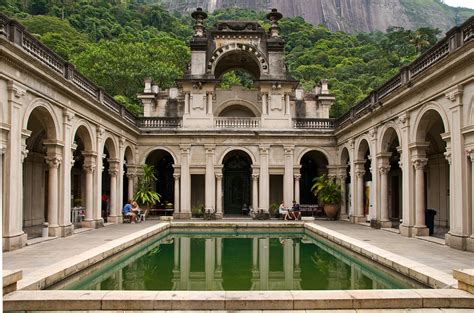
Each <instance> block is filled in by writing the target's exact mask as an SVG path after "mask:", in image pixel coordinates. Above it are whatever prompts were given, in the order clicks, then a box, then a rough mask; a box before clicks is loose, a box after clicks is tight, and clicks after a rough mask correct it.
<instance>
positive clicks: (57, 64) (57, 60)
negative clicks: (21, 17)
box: [21, 32, 64, 75]
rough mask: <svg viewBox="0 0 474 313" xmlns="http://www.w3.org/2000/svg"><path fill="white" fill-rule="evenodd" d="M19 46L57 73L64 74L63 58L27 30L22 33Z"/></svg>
mask: <svg viewBox="0 0 474 313" xmlns="http://www.w3.org/2000/svg"><path fill="white" fill-rule="evenodd" d="M21 46H22V47H23V49H24V50H25V51H26V52H27V53H28V54H29V55H31V56H33V57H35V59H37V60H39V61H40V62H41V63H43V64H46V65H47V66H48V67H50V68H52V69H53V70H54V71H56V72H58V73H59V74H62V75H64V60H62V59H61V57H60V56H58V55H56V53H54V52H52V51H50V50H49V49H48V48H46V47H45V46H44V45H43V44H42V43H40V42H39V41H38V40H37V39H36V38H34V37H33V36H31V35H30V34H28V33H27V32H24V33H23V36H22V41H21Z"/></svg>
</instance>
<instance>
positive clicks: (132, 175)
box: [125, 173, 137, 179]
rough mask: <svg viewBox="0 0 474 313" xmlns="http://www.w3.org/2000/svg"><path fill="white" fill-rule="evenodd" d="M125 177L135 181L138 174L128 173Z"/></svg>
mask: <svg viewBox="0 0 474 313" xmlns="http://www.w3.org/2000/svg"><path fill="white" fill-rule="evenodd" d="M125 175H127V178H128V179H134V178H135V177H136V176H137V173H127V174H125Z"/></svg>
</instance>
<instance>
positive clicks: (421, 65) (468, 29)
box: [335, 17, 474, 127]
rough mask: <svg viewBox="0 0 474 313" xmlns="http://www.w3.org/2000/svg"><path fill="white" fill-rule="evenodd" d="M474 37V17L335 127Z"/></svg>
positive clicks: (404, 69)
mask: <svg viewBox="0 0 474 313" xmlns="http://www.w3.org/2000/svg"><path fill="white" fill-rule="evenodd" d="M473 39H474V17H471V18H469V19H468V20H467V21H465V22H464V23H463V24H462V25H461V26H460V27H455V28H453V29H451V30H450V31H449V32H447V34H446V37H445V38H443V39H442V40H440V41H439V42H438V43H437V44H436V45H434V46H433V47H432V48H431V49H429V50H428V51H426V52H425V53H423V54H422V55H421V56H420V57H419V58H418V59H416V60H415V61H413V63H411V64H410V65H408V66H407V67H405V68H402V69H401V70H400V72H399V73H398V74H397V75H395V76H394V77H392V78H391V79H390V80H389V81H387V82H386V83H385V84H383V85H382V86H380V87H379V88H377V89H376V90H374V91H373V92H372V93H371V94H370V95H369V96H368V97H367V98H365V99H364V100H362V101H361V102H359V103H357V104H356V105H354V106H352V107H351V109H350V110H349V111H347V112H346V113H344V114H343V115H342V116H340V117H339V118H338V119H337V120H336V121H335V127H342V126H344V125H346V124H347V123H352V122H354V121H355V120H356V119H358V118H359V117H360V116H361V115H362V114H364V113H365V112H368V111H370V110H371V108H372V107H373V106H375V105H376V104H381V102H380V100H381V99H382V98H383V97H385V96H387V95H389V94H391V93H392V92H395V91H396V90H397V89H399V88H401V87H402V86H404V85H407V84H411V83H412V82H411V80H412V79H414V78H415V77H417V76H418V75H420V74H421V73H423V72H425V71H427V70H428V69H429V68H431V67H432V66H434V65H435V64H437V63H438V62H440V61H441V60H443V59H444V58H445V57H446V56H447V55H449V54H450V53H451V52H452V51H455V50H457V49H459V48H460V47H462V46H463V45H466V44H467V43H468V42H469V41H471V40H473Z"/></svg>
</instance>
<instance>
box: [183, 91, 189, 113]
mask: <svg viewBox="0 0 474 313" xmlns="http://www.w3.org/2000/svg"><path fill="white" fill-rule="evenodd" d="M190 107H191V105H190V95H189V92H185V94H184V114H189V112H190Z"/></svg>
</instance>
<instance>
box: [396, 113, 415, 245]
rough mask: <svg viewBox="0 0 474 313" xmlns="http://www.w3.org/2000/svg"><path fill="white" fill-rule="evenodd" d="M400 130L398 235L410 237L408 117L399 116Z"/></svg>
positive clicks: (410, 170)
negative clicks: (399, 218)
mask: <svg viewBox="0 0 474 313" xmlns="http://www.w3.org/2000/svg"><path fill="white" fill-rule="evenodd" d="M397 124H398V125H399V128H400V137H401V138H400V146H401V149H399V152H400V163H399V164H400V168H401V170H402V190H401V193H402V203H401V205H402V212H401V213H402V215H401V216H402V223H401V224H400V227H399V229H400V235H403V236H407V237H410V236H411V233H412V228H413V225H414V214H413V213H412V210H413V207H414V205H413V203H414V193H413V190H414V189H415V186H413V183H414V177H413V168H412V163H411V151H410V145H409V143H410V116H409V114H407V113H403V114H401V115H400V116H399V117H398V119H397Z"/></svg>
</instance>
